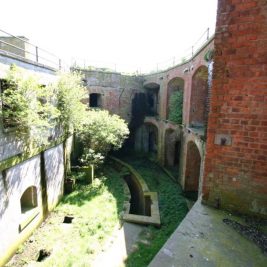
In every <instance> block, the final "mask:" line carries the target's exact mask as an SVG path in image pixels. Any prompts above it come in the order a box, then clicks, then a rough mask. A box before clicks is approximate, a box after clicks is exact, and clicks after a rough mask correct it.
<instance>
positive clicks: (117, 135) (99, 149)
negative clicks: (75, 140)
mask: <svg viewBox="0 0 267 267" xmlns="http://www.w3.org/2000/svg"><path fill="white" fill-rule="evenodd" d="M128 134H129V129H128V127H127V124H126V123H125V121H124V120H123V119H121V118H120V117H119V116H118V115H110V114H109V113H108V111H106V110H90V111H88V118H87V122H86V123H85V124H84V126H83V129H82V130H81V132H80V134H79V136H80V139H81V141H82V143H83V144H84V153H88V151H89V149H90V154H91V155H90V157H86V156H83V158H94V160H95V159H97V158H99V157H100V156H106V155H107V153H108V152H109V151H110V150H111V149H115V150H116V149H119V148H120V147H121V146H122V144H123V142H124V140H125V139H126V138H127V136H128ZM93 154H95V155H97V156H96V157H94V156H93ZM87 163H88V162H87ZM91 163H92V162H91Z"/></svg>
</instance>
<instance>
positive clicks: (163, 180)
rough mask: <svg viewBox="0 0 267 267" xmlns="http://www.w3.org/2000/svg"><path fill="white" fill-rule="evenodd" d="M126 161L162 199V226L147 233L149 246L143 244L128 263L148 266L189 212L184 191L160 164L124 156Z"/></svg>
mask: <svg viewBox="0 0 267 267" xmlns="http://www.w3.org/2000/svg"><path fill="white" fill-rule="evenodd" d="M122 160H124V161H126V162H127V163H129V164H131V165H132V166H133V167H134V168H135V169H136V170H137V171H138V172H139V173H140V174H141V175H142V177H143V178H144V180H145V181H146V183H147V185H148V187H149V190H150V191H156V192H158V195H159V209H160V218H161V223H162V226H161V228H159V229H157V228H154V227H152V226H149V227H148V231H145V233H144V235H145V238H146V239H147V240H148V244H144V243H142V242H141V243H139V246H138V249H137V250H136V251H135V252H134V253H133V254H131V255H130V256H129V257H128V259H127V260H126V266H129V267H130V266H133V267H136V266H138V267H142V266H148V264H149V263H150V261H151V260H152V259H153V257H154V256H155V255H156V254H157V252H158V251H159V250H160V248H161V247H162V246H163V245H164V243H165V242H166V241H167V239H168V238H169V237H170V235H171V234H172V233H173V231H174V230H175V229H176V228H177V226H178V225H179V224H180V222H181V221H182V220H183V218H184V217H185V215H186V214H187V212H188V208H187V204H186V201H185V198H184V197H183V195H182V189H181V187H180V186H179V185H178V184H176V183H174V182H173V181H172V180H171V179H170V177H169V176H167V175H166V173H165V172H164V171H163V170H162V169H161V168H160V167H159V166H158V165H157V164H156V163H153V162H151V161H149V160H148V159H147V158H145V157H136V156H134V157H133V156H132V157H131V156H124V157H123V158H122Z"/></svg>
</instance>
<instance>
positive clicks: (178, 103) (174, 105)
mask: <svg viewBox="0 0 267 267" xmlns="http://www.w3.org/2000/svg"><path fill="white" fill-rule="evenodd" d="M168 119H169V120H170V121H172V122H174V123H177V124H182V123H183V91H182V90H179V91H176V92H174V93H172V95H171V97H170V113H169V118H168Z"/></svg>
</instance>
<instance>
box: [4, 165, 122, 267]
mask: <svg viewBox="0 0 267 267" xmlns="http://www.w3.org/2000/svg"><path fill="white" fill-rule="evenodd" d="M77 176H78V178H79V179H77V184H76V188H75V191H74V192H72V193H71V194H69V195H67V196H65V197H64V198H63V200H62V202H61V203H60V204H59V205H58V206H57V207H56V209H55V211H54V212H52V213H51V214H50V216H49V218H48V219H47V220H46V222H45V223H43V224H42V225H41V227H40V228H38V229H37V230H36V231H35V232H34V234H33V235H32V236H31V237H30V239H29V240H28V241H27V242H26V243H25V244H24V246H23V247H21V248H20V249H19V251H18V252H17V255H16V256H15V257H14V259H13V260H12V261H11V262H10V263H9V265H8V266H24V265H28V264H29V263H31V264H34V262H36V259H37V257H36V255H37V254H38V251H39V250H40V249H45V250H47V251H49V252H51V255H50V256H49V257H47V258H46V259H45V260H44V261H42V262H40V263H38V266H39V265H40V266H49V267H50V266H60V267H62V266H64V267H68V266H90V262H92V261H93V259H94V258H95V256H96V255H97V254H99V253H100V252H101V249H102V247H103V244H104V243H105V241H106V240H107V239H108V238H109V237H110V236H111V235H112V233H113V231H114V230H115V229H116V228H117V227H119V226H120V213H121V212H122V209H123V200H124V196H123V180H122V179H121V178H120V176H119V174H118V172H117V171H116V170H114V169H113V168H111V167H110V166H109V165H106V166H105V171H104V173H103V175H100V176H98V177H100V178H99V179H95V181H94V183H93V184H92V185H84V184H82V179H83V176H82V175H81V174H77ZM66 215H68V216H72V217H74V219H73V221H72V223H71V224H65V223H63V220H64V217H65V216H66ZM35 264H37V263H35Z"/></svg>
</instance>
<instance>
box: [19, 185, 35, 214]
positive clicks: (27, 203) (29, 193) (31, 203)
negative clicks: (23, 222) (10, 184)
mask: <svg viewBox="0 0 267 267" xmlns="http://www.w3.org/2000/svg"><path fill="white" fill-rule="evenodd" d="M37 206H38V203H37V188H36V186H30V187H28V188H27V189H26V190H25V191H24V193H23V194H22V196H21V198H20V207H21V213H26V212H27V211H29V210H31V209H33V208H35V207H37Z"/></svg>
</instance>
